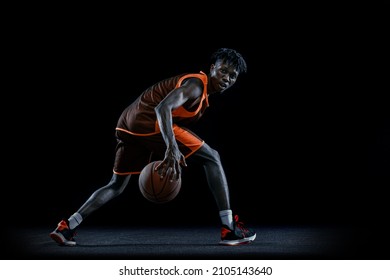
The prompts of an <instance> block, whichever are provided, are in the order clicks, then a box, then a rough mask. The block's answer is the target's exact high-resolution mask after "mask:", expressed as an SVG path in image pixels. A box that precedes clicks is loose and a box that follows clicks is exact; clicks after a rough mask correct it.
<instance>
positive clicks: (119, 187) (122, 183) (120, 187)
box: [106, 176, 129, 195]
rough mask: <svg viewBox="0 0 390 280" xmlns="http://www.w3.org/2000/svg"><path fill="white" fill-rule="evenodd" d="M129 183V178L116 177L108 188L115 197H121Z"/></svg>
mask: <svg viewBox="0 0 390 280" xmlns="http://www.w3.org/2000/svg"><path fill="white" fill-rule="evenodd" d="M128 182H129V180H128V179H127V178H126V179H124V178H119V177H118V176H114V177H113V178H112V180H111V181H110V183H109V184H108V185H107V186H106V187H107V188H109V189H111V191H112V192H113V193H114V194H115V195H119V194H121V193H122V192H123V191H124V190H125V188H126V186H127V183H128Z"/></svg>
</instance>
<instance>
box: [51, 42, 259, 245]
mask: <svg viewBox="0 0 390 280" xmlns="http://www.w3.org/2000/svg"><path fill="white" fill-rule="evenodd" d="M246 71H247V65H246V62H245V60H244V58H243V57H242V55H241V54H240V53H238V52H237V51H236V50H233V49H228V48H220V49H218V50H217V51H216V52H215V53H213V54H212V56H211V64H210V69H209V72H208V74H206V73H204V72H202V71H200V72H198V73H183V74H180V75H177V76H174V77H170V78H167V79H165V80H162V81H160V82H158V83H156V84H154V85H152V86H151V87H149V88H148V89H146V90H145V91H144V92H142V94H141V95H140V96H139V97H138V98H137V99H136V100H135V101H134V102H133V103H132V104H130V105H129V106H128V107H127V108H125V109H124V111H123V112H122V114H121V116H120V117H119V120H118V123H117V127H116V135H115V136H116V139H117V146H116V150H115V152H116V154H115V155H116V156H115V161H114V166H113V175H112V178H111V180H110V181H109V182H108V184H107V185H105V186H103V187H101V188H99V189H97V190H96V191H95V192H94V193H93V194H92V195H91V196H90V197H89V199H87V201H86V202H85V203H84V204H83V205H82V206H81V207H80V208H79V209H78V210H77V212H75V213H74V214H72V215H71V216H70V217H69V218H68V219H64V220H62V221H60V222H59V224H58V226H57V228H56V229H55V230H54V231H53V232H51V233H50V237H51V238H52V239H53V240H54V241H56V242H57V243H59V244H61V245H67V246H74V245H76V241H75V239H74V235H75V230H76V228H77V227H78V226H79V225H80V224H81V222H82V221H83V220H84V219H86V218H87V217H88V216H89V215H90V214H92V213H93V212H95V211H96V210H97V209H99V208H100V207H101V206H103V205H104V204H106V203H107V202H108V201H110V200H111V199H113V198H114V197H116V196H118V195H119V194H121V193H122V192H123V190H124V189H125V188H126V186H127V185H128V183H129V180H130V178H131V176H132V175H133V174H139V173H140V172H141V170H142V168H143V167H144V166H145V165H146V164H148V163H149V162H150V160H151V155H152V153H153V154H154V155H159V156H160V157H161V158H163V160H162V162H161V164H160V165H158V166H157V167H156V169H157V171H158V173H159V174H160V176H162V177H164V176H170V177H169V179H170V180H177V179H178V178H179V177H180V176H181V168H182V166H187V163H186V158H189V157H191V158H193V159H195V161H196V162H198V163H200V164H201V165H202V166H203V167H204V170H205V175H206V178H207V182H208V184H209V187H210V190H211V192H212V194H213V196H214V198H215V201H216V203H217V206H218V209H219V216H220V219H221V240H220V242H219V244H221V245H240V244H246V243H249V242H251V241H253V240H254V239H255V238H256V233H255V232H254V231H253V230H252V229H249V228H246V227H244V225H243V223H242V222H240V221H239V219H238V216H237V215H233V213H232V210H231V208H230V198H229V188H228V183H227V180H226V176H225V172H224V169H223V167H222V163H221V159H220V157H219V154H218V152H217V151H216V150H214V149H213V148H211V147H210V146H209V145H208V144H207V143H205V142H204V141H203V140H202V139H201V138H200V137H199V136H197V135H196V134H194V133H193V132H192V131H190V130H189V129H187V128H184V127H183V125H185V126H187V125H188V124H191V123H192V122H195V121H197V120H198V119H199V118H200V117H202V115H203V113H204V111H205V110H206V109H207V107H208V106H209V103H208V97H209V95H211V94H219V93H222V92H224V91H226V90H228V89H229V88H230V87H231V86H233V85H234V84H235V82H236V81H237V78H238V76H239V75H240V74H241V73H244V72H246ZM169 170H171V171H173V172H169ZM168 174H170V175H168Z"/></svg>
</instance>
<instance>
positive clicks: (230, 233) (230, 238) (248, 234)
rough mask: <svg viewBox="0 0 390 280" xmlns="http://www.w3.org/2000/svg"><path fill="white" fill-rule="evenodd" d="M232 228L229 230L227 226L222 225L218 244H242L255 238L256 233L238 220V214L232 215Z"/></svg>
mask: <svg viewBox="0 0 390 280" xmlns="http://www.w3.org/2000/svg"><path fill="white" fill-rule="evenodd" d="M233 224H234V229H233V230H231V229H230V228H229V227H228V226H226V225H222V229H221V241H220V242H219V244H220V245H228V246H235V245H242V244H247V243H250V242H252V241H253V240H255V238H256V233H255V231H254V230H252V229H249V228H245V227H244V224H243V223H242V222H240V221H238V216H237V215H235V216H234V223H233Z"/></svg>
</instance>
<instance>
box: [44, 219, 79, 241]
mask: <svg viewBox="0 0 390 280" xmlns="http://www.w3.org/2000/svg"><path fill="white" fill-rule="evenodd" d="M75 235H76V231H75V230H71V229H70V228H69V222H68V221H67V220H62V221H61V222H59V223H58V226H57V228H56V229H55V230H54V231H52V232H51V233H50V235H49V236H50V237H51V239H53V240H54V241H55V242H57V243H58V244H60V245H64V246H75V245H76V240H74V236H75Z"/></svg>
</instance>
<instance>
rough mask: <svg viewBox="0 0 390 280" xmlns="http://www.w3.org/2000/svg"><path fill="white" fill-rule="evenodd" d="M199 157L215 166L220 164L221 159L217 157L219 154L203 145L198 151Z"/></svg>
mask: <svg viewBox="0 0 390 280" xmlns="http://www.w3.org/2000/svg"><path fill="white" fill-rule="evenodd" d="M200 156H201V157H202V158H204V159H206V160H207V161H209V162H213V163H216V164H220V163H221V157H220V155H219V152H218V151H217V150H215V149H213V148H211V147H210V146H208V145H204V147H202V149H201V151H200Z"/></svg>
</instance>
